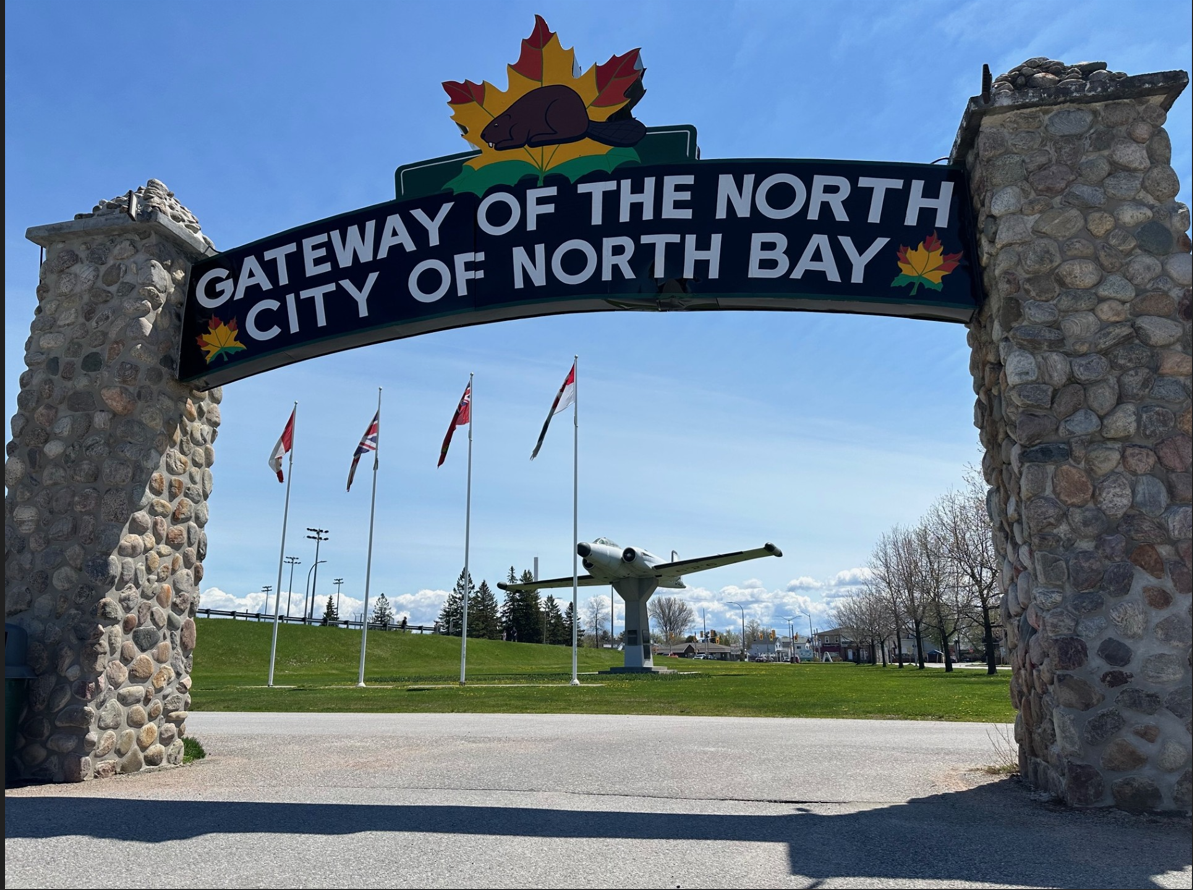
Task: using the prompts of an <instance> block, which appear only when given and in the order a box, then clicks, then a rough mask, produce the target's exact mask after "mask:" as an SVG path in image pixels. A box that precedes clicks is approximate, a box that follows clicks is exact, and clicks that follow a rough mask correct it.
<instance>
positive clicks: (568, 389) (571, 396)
mask: <svg viewBox="0 0 1193 890" xmlns="http://www.w3.org/2000/svg"><path fill="white" fill-rule="evenodd" d="M575 401H576V363H575V362H572V369H571V370H570V371H568V376H567V379H566V380H564V381H563V386H561V387H560V388H559V392H558V393H556V395H555V401H554V402H552V403H551V410H550V411H549V412H548V413H547V419H546V420H545V421H543V431H542V432H541V433H539V440H538V441H537V442H535V443H534V451H532V452H531V454H530V459H531V460H534V459H535V458H536V457H538V453H539V449H540V448H542V447H543V438H544V437H545V436H546V435H547V427H548V426H550V425H551V418H552V417H554V416H555V415H556V414H558V413H559V412H560V411H562V410H563V409H564V408H566V407H567V406H568V405H571V404H572V403H573V402H575Z"/></svg>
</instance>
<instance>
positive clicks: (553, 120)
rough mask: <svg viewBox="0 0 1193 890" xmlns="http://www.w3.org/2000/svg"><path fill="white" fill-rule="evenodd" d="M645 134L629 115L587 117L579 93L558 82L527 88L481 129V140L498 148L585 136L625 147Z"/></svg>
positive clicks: (639, 122) (534, 145)
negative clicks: (529, 89) (603, 119)
mask: <svg viewBox="0 0 1193 890" xmlns="http://www.w3.org/2000/svg"><path fill="white" fill-rule="evenodd" d="M645 135H646V126H645V125H644V124H643V123H642V122H641V121H639V120H636V119H635V118H633V117H630V116H629V114H626V115H625V117H624V118H622V119H620V120H614V119H610V120H605V121H594V120H589V118H588V108H587V107H586V106H585V104H584V100H583V99H582V98H581V97H580V94H579V93H577V92H576V91H575V90H573V89H572V88H571V87H569V86H566V85H564V84H561V83H559V84H551V85H550V86H545V87H539V88H538V89H536V90H531V91H530V92H529V93H527V94H526V95H525V96H522V97H521V98H520V99H517V100H515V102H514V104H513V105H511V106H510V107H509V108H507V109H506V110H505V111H504V112H503V113H501V114H499V115H497V117H495V118H493V120H492V122H491V123H490V124H489V125H488V126H487V127H485V128H484V129H483V130H481V139H483V140H484V141H485V142H486V143H488V145H489V147H490V148H495V149H497V150H498V151H508V150H509V149H512V148H522V147H523V146H529V147H530V148H538V147H539V146H541V145H564V144H566V143H568V142H579V141H580V140H581V139H585V138H587V139H591V140H593V141H594V142H600V143H601V144H603V145H613V146H618V147H623V148H625V147H629V146H631V145H637V144H638V143H639V142H640V141H641V140H642V137H643V136H645Z"/></svg>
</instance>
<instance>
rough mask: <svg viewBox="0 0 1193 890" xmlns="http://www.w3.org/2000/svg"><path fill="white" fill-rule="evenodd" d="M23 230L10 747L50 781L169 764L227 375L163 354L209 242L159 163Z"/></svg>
mask: <svg viewBox="0 0 1193 890" xmlns="http://www.w3.org/2000/svg"><path fill="white" fill-rule="evenodd" d="M28 237H29V239H30V240H32V241H34V242H36V243H37V244H40V245H41V246H42V247H43V248H45V259H44V261H43V262H42V265H41V275H40V283H39V284H38V287H37V298H38V306H37V310H36V313H35V317H34V319H33V324H32V326H31V332H30V336H29V340H28V342H27V344H26V347H25V350H26V351H25V364H26V365H27V366H28V370H27V371H25V372H24V373H23V374H22V375H21V391H20V395H19V396H18V398H17V413H16V415H15V416H14V417H13V419H12V441H10V442H9V443H8V447H7V461H6V463H5V465H4V485H5V488H6V493H5V497H4V522H5V527H4V540H5V554H4V607H5V615H6V620H7V621H10V622H14V623H16V624H18V625H20V626H22V627H23V628H25V630H26V631H28V633H29V661H30V666H31V667H32V668H33V670H34V671H35V672H36V674H37V679H36V680H33V681H31V682H30V689H29V703H28V707H27V709H26V711H25V713H24V715H23V717H22V719H21V723H20V729H19V737H18V740H17V745H16V751H15V754H16V760H17V763H18V765H19V767H20V769H21V771H22V773H23V775H24V776H26V777H28V778H32V779H40V780H44V781H54V782H64V781H65V782H71V781H81V780H84V779H90V778H93V777H104V776H111V775H114V774H115V773H117V772H134V771H136V770H139V769H142V768H143V767H146V766H165V765H168V764H177V763H180V762H181V760H182V748H183V745H182V739H181V736H182V735H183V734H184V732H185V727H186V716H187V707H188V705H189V703H190V695H189V689H190V670H191V652H192V650H193V649H194V646H195V623H194V620H193V616H194V614H195V609H196V608H197V606H198V598H199V593H198V583H199V580H200V579H201V578H202V577H203V562H202V560H203V557H204V555H205V552H206V549H207V540H206V535H205V533H204V532H203V527H204V525H206V523H207V503H206V502H207V497H208V495H209V494H210V493H211V464H212V461H213V459H214V451H213V448H212V443H213V442H214V441H215V436H216V427H217V426H218V425H219V422H220V414H219V401H220V391H219V390H218V389H215V390H211V391H210V392H206V393H203V392H198V391H196V390H193V389H191V388H190V387H188V386H184V385H180V384H179V383H178V382H177V380H176V379H175V378H174V369H175V367H176V362H177V352H178V337H179V331H180V329H181V308H182V303H183V299H184V297H185V294H186V279H187V275H188V272H189V270H190V267H191V263H192V262H193V261H194V260H196V259H197V258H199V257H200V256H202V255H204V254H206V253H209V252H211V251H212V248H211V242H210V241H209V240H207V239H206V238H205V237H204V236H203V235H201V234H200V233H199V225H198V223H197V222H196V220H195V218H194V217H193V216H192V215H191V214H190V213H189V212H188V211H187V210H186V208H184V207H183V206H182V205H181V204H179V203H178V202H177V201H176V200H174V196H173V194H172V193H171V192H169V191H167V189H166V187H165V186H164V185H163V184H162V183H160V182H158V181H156V180H152V179H151V180H150V181H149V183H148V185H146V186H145V187H144V188H141V189H138V190H137V191H136V192H135V193H134V192H130V193H129V194H128V195H127V196H124V197H121V198H117V199H114V200H113V201H105V202H101V204H100V205H99V206H97V207H96V208H95V210H94V212H92V213H84V214H79V215H78V216H77V217H76V218H75V219H74V220H73V221H71V222H65V223H58V224H54V225H48V226H39V227H37V228H32V229H30V230H29V231H28Z"/></svg>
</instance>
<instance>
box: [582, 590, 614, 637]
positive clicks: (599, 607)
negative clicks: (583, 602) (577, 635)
mask: <svg viewBox="0 0 1193 890" xmlns="http://www.w3.org/2000/svg"><path fill="white" fill-rule="evenodd" d="M584 617H585V618H587V619H588V627H589V628H590V629H591V631H592V646H593V648H594V649H598V648H600V645H601V635H602V634H604V633H607V631H606V630H605V625H606V623H607V622H608V619H609V600H608V598H606V597H603V596H594V597H593V598H592V599H590V600H589V601H588V605H587V607H586V608H585V610H584Z"/></svg>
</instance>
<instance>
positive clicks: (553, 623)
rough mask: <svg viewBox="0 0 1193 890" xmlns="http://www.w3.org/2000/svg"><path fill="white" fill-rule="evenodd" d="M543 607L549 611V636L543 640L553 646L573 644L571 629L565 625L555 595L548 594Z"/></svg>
mask: <svg viewBox="0 0 1193 890" xmlns="http://www.w3.org/2000/svg"><path fill="white" fill-rule="evenodd" d="M543 609H544V611H545V612H546V613H547V638H546V640H544V641H543V642H545V643H550V644H551V645H552V646H562V645H564V644H569V645H570V644H571V642H572V634H571V631H570V630H568V629H567V627H565V626H564V623H563V613H562V612H560V611H559V603H558V602H556V600H555V597H553V596H548V597H547V599H546V600H545V601H544V602H543Z"/></svg>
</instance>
